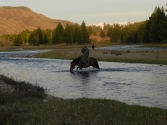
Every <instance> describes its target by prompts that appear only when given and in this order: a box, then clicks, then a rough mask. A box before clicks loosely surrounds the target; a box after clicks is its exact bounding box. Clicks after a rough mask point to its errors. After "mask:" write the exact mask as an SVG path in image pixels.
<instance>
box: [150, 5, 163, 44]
mask: <svg viewBox="0 0 167 125" xmlns="http://www.w3.org/2000/svg"><path fill="white" fill-rule="evenodd" d="M164 19H165V13H164V9H163V7H162V8H161V9H160V8H159V7H156V8H155V10H154V12H153V13H152V15H151V20H150V30H149V31H150V32H149V40H150V41H151V42H154V43H155V42H159V41H160V40H161V38H160V37H159V34H158V32H159V31H160V26H161V23H162V20H164Z"/></svg>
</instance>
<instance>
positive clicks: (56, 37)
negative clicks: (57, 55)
mask: <svg viewBox="0 0 167 125" xmlns="http://www.w3.org/2000/svg"><path fill="white" fill-rule="evenodd" d="M63 42H65V31H64V28H63V26H62V25H61V23H58V25H57V27H56V29H55V30H54V31H53V34H52V43H53V44H59V43H63Z"/></svg>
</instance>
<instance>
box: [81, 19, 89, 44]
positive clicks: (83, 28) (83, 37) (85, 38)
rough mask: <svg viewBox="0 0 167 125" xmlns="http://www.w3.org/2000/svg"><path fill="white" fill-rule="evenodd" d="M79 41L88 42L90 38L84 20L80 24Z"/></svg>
mask: <svg viewBox="0 0 167 125" xmlns="http://www.w3.org/2000/svg"><path fill="white" fill-rule="evenodd" d="M81 43H82V44H84V43H90V39H89V34H88V31H87V30H86V24H85V22H84V21H82V24H81Z"/></svg>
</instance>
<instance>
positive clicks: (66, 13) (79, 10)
mask: <svg viewBox="0 0 167 125" xmlns="http://www.w3.org/2000/svg"><path fill="white" fill-rule="evenodd" d="M166 3H167V0H0V6H26V7H28V8H30V9H31V10H33V11H35V12H36V13H38V14H43V15H45V16H47V17H49V18H52V19H61V20H68V21H71V22H74V23H78V24H81V23H82V21H85V23H86V25H89V24H99V23H103V22H105V23H109V24H113V23H124V22H129V21H130V22H132V23H133V22H140V21H144V20H147V19H148V18H149V17H150V16H151V14H152V13H153V11H154V9H155V7H156V6H159V7H162V6H163V7H164V9H166V8H167V6H166Z"/></svg>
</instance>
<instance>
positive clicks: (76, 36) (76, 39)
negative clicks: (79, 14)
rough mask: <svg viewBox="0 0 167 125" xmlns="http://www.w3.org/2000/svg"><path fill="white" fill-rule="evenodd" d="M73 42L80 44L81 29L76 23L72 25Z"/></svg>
mask: <svg viewBox="0 0 167 125" xmlns="http://www.w3.org/2000/svg"><path fill="white" fill-rule="evenodd" d="M74 43H79V44H81V30H80V27H79V25H78V24H75V26H74Z"/></svg>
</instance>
